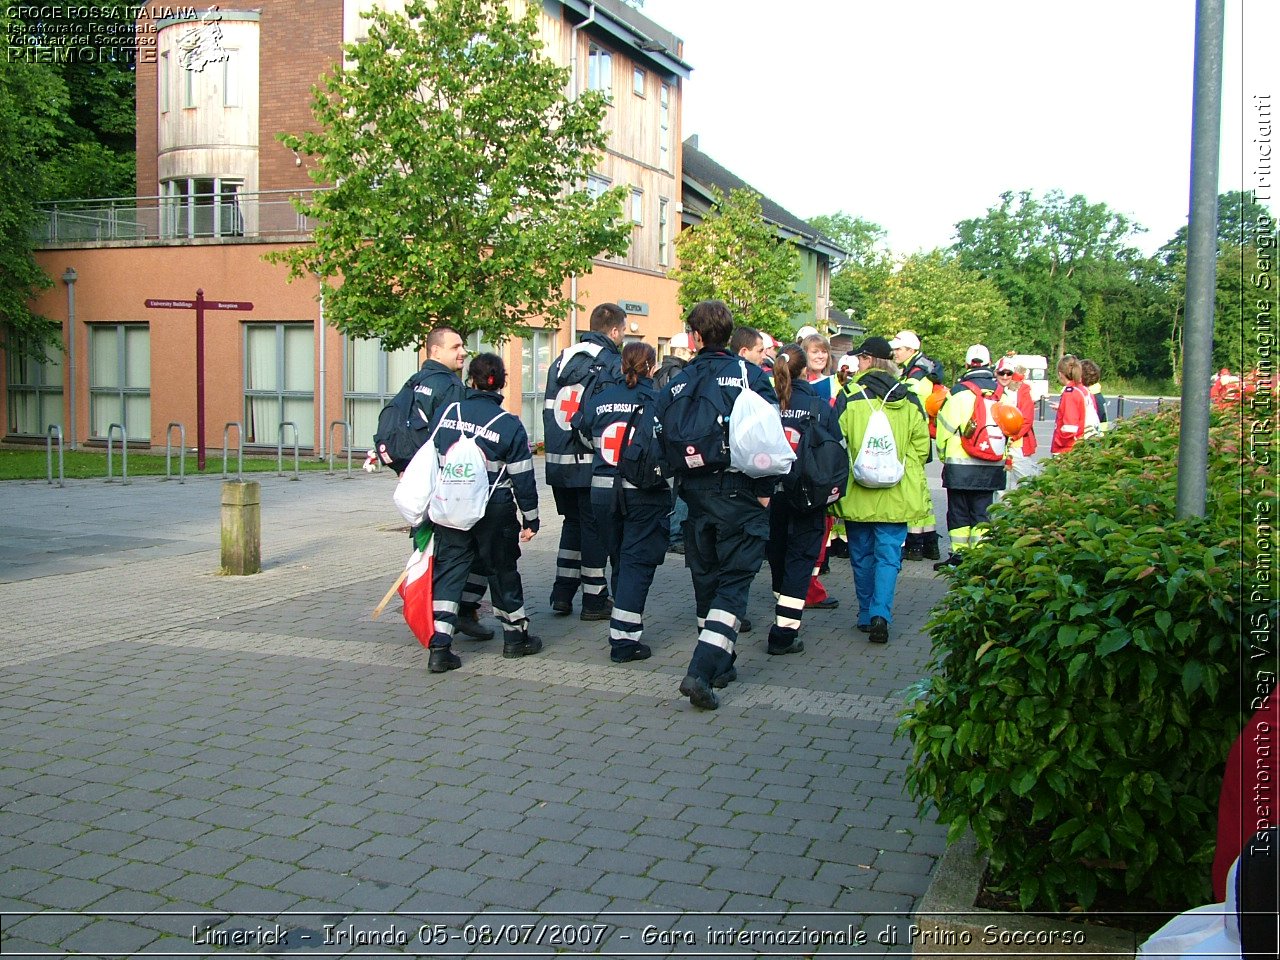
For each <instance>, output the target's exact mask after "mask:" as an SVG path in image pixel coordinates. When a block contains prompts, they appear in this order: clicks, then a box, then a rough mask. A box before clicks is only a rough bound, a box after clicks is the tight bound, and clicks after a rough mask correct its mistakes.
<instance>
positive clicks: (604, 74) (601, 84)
mask: <svg viewBox="0 0 1280 960" xmlns="http://www.w3.org/2000/svg"><path fill="white" fill-rule="evenodd" d="M587 89H588V90H599V91H600V92H601V93H603V94H604V96H605V99H606V100H608V101H610V102H613V52H612V51H611V50H609V49H607V48H605V47H602V46H600V45H599V44H595V43H589V44H587Z"/></svg>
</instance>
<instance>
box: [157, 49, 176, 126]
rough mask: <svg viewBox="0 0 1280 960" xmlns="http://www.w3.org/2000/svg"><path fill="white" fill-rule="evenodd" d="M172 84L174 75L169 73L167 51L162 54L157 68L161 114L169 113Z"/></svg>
mask: <svg viewBox="0 0 1280 960" xmlns="http://www.w3.org/2000/svg"><path fill="white" fill-rule="evenodd" d="M172 83H173V75H172V74H171V73H170V72H169V51H168V50H166V51H165V52H164V53H162V54H160V61H159V63H158V64H157V66H156V87H157V96H158V97H159V100H160V112H161V113H168V112H169V95H170V90H169V87H170V85H171V84H172Z"/></svg>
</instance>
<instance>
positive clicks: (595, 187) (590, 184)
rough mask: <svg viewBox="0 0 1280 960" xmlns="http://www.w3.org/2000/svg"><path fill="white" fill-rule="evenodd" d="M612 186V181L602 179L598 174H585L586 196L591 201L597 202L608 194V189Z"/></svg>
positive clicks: (605, 178) (606, 178)
mask: <svg viewBox="0 0 1280 960" xmlns="http://www.w3.org/2000/svg"><path fill="white" fill-rule="evenodd" d="M612 185H613V181H612V180H610V179H609V178H608V177H602V176H601V175H600V174H598V173H590V174H587V194H588V195H589V196H590V197H591V199H592V200H599V199H600V198H601V197H602V196H604V195H605V194H606V193H608V192H609V187H610V186H612Z"/></svg>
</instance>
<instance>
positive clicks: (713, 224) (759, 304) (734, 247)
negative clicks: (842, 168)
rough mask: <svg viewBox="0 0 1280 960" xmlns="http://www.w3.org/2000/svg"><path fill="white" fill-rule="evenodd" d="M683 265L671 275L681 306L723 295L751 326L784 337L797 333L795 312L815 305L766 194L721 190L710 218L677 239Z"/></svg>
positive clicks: (736, 314) (739, 317)
mask: <svg viewBox="0 0 1280 960" xmlns="http://www.w3.org/2000/svg"><path fill="white" fill-rule="evenodd" d="M676 250H677V251H678V252H679V255H680V266H679V267H677V268H676V269H675V270H672V271H671V274H670V276H671V279H673V280H678V281H679V282H680V293H679V298H680V305H681V306H682V307H684V308H685V309H686V310H687V309H689V308H690V307H692V306H693V305H694V304H695V303H698V302H699V301H701V300H713V299H714V300H723V301H724V302H725V303H727V304H728V305H729V308H730V309H731V310H732V311H733V315H734V317H735V318H736V319H737V320H738V321H739V322H740V323H743V324H745V325H747V326H751V327H755V328H756V329H757V330H765V331H768V332H769V333H770V334H772V335H773V336H775V337H778V338H779V339H782V340H790V339H792V338H793V337H794V336H795V331H794V330H793V329H792V326H791V317H793V316H795V315H796V314H797V313H801V312H802V311H804V310H805V309H806V308H808V307H810V306H811V304H810V303H809V301H808V300H806V299H805V297H804V296H803V295H802V294H801V293H800V292H799V291H797V290H796V286H795V285H796V281H797V280H798V279H800V252H799V251H798V250H797V249H796V248H795V245H794V244H793V243H791V241H789V240H782V239H780V238H779V237H778V231H777V230H776V229H775V228H774V227H773V226H772V225H771V224H769V223H768V222H767V221H766V220H765V219H764V216H763V214H762V213H761V212H760V195H759V194H758V193H755V192H753V191H751V190H742V189H739V190H732V191H730V192H729V196H728V197H725V196H724V195H722V194H721V193H720V192H719V191H715V192H714V193H713V197H712V207H711V210H710V211H709V212H708V214H707V216H706V218H705V219H704V220H703V221H702V222H701V223H699V224H695V225H694V226H692V227H690V228H689V229H688V230H685V231H684V232H683V233H681V234H680V236H679V237H678V238H677V239H676Z"/></svg>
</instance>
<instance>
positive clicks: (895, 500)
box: [832, 337, 929, 643]
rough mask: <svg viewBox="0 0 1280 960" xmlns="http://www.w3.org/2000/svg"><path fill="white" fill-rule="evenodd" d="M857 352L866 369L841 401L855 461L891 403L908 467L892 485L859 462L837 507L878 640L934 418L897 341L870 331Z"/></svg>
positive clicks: (861, 623) (920, 487)
mask: <svg viewBox="0 0 1280 960" xmlns="http://www.w3.org/2000/svg"><path fill="white" fill-rule="evenodd" d="M854 352H855V353H856V354H857V355H858V373H857V375H856V376H854V377H853V378H852V379H851V380H850V381H849V382H848V383H847V384H846V385H845V389H844V392H843V394H842V396H841V398H840V402H839V403H838V404H837V413H838V415H839V422H840V430H841V432H842V433H843V434H844V436H845V440H846V442H847V443H848V445H849V460H850V463H851V464H856V462H857V459H858V455H859V453H860V451H861V450H862V446H863V440H864V439H865V437H866V434H867V427H868V425H869V423H870V422H871V418H872V415H873V414H874V413H875V412H876V411H878V410H883V411H884V415H885V417H886V418H887V419H888V421H889V428H890V431H891V432H892V434H893V440H894V447H895V448H896V457H897V459H898V461H899V462H900V463H901V464H902V467H903V474H902V477H901V479H899V480H898V481H897V483H895V484H893V485H892V486H882V487H868V486H863V485H862V484H860V483H859V482H858V481H857V479H856V478H855V475H854V474H855V473H856V472H857V471H856V470H851V471H850V475H849V486H848V488H847V489H846V490H845V494H844V496H843V497H841V498H840V499H839V500H838V501H836V503H835V506H834V507H833V508H832V512H833V513H834V514H835V515H836V516H838V517H843V518H844V520H845V529H846V531H847V536H848V538H849V562H850V564H851V565H852V566H853V584H854V589H855V591H856V593H857V595H858V618H857V625H858V629H859V630H862V631H863V632H865V633H867V634H868V639H870V640H871V642H872V643H887V642H888V640H889V624H890V623H891V622H892V621H893V595H894V591H895V589H896V587H897V581H898V571H899V570H901V569H902V545H903V543H904V542H905V541H906V539H907V524H908V523H909V522H910V521H912V520H913V519H915V518H916V517H917V516H918V514H919V513H920V506H919V505H920V501H921V497H922V496H924V497H927V496H928V484H927V482H926V480H925V475H924V461H925V457H927V456H928V455H929V423H928V420H927V419H926V417H925V413H924V408H923V407H922V406H921V405H920V400H919V398H918V397H916V395H915V394H914V393H913V392H912V391H911V389H910V388H909V387H908V386H907V385H905V384H902V383H899V382H898V377H899V375H900V372H901V371H900V370H899V369H898V366H897V364H895V363H894V362H893V361H892V360H891V359H890V357H891V356H892V354H891V351H890V347H889V341H887V340H885V339H884V338H883V337H868V338H867V339H866V340H865V341H864V342H863V343H862V345H861V346H860V347H858V348H856V350H855V351H854Z"/></svg>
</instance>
